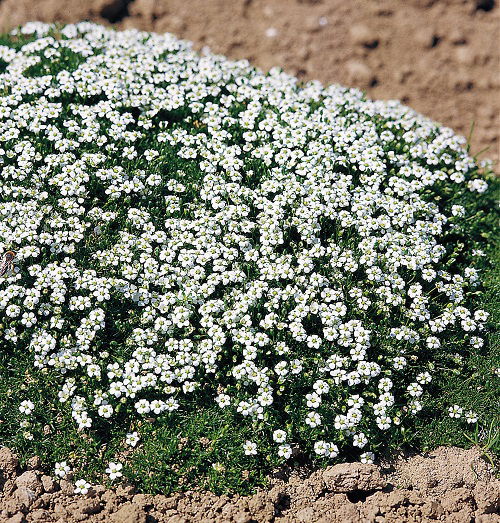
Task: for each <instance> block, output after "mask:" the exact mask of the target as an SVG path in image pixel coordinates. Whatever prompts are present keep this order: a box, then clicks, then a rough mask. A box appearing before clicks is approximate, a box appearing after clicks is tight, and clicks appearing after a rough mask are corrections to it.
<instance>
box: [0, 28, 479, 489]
mask: <svg viewBox="0 0 500 523" xmlns="http://www.w3.org/2000/svg"><path fill="white" fill-rule="evenodd" d="M58 31H59V32H58V33H57V36H56V35H55V34H54V28H53V27H52V26H50V25H47V24H41V23H33V24H27V25H26V26H24V27H23V28H21V29H20V30H19V31H18V33H17V34H19V35H33V38H32V39H31V41H30V42H29V43H26V44H24V45H23V46H22V47H20V48H19V49H15V48H14V47H8V46H0V64H1V63H5V67H4V70H3V72H1V73H0V182H1V185H0V253H2V252H5V251H6V250H9V249H10V250H13V251H15V252H16V259H15V268H14V270H13V271H10V272H9V273H7V274H6V275H5V276H4V277H3V278H2V279H1V280H0V316H1V323H2V324H3V332H2V336H3V340H4V341H3V343H8V344H9V346H11V347H15V350H21V349H22V350H25V351H29V354H30V355H31V357H32V359H33V365H34V368H35V369H38V370H43V371H50V372H53V373H54V374H55V375H58V376H60V384H61V386H60V390H59V400H60V403H61V405H60V406H59V407H58V408H60V409H64V408H69V409H71V412H72V416H73V418H74V421H75V423H76V424H77V426H78V427H79V429H80V430H81V431H87V432H89V433H91V431H92V429H93V426H95V424H96V422H97V421H99V423H102V422H103V421H104V420H105V421H106V423H111V424H112V423H113V419H114V417H115V416H116V412H117V409H122V410H123V409H129V411H130V412H131V413H132V414H134V415H135V416H136V417H137V418H140V417H143V416H145V417H154V416H162V415H168V413H171V412H174V411H177V410H178V409H188V408H193V404H195V403H196V398H197V397H199V396H198V395H200V394H210V395H211V398H212V401H213V402H214V404H216V405H218V408H220V409H232V410H233V411H234V412H236V413H238V414H237V415H238V416H239V419H240V420H241V423H249V424H251V425H252V426H254V427H255V430H257V431H261V432H266V433H268V434H269V441H271V444H272V445H274V448H275V451H276V453H278V454H279V455H280V456H282V457H283V458H284V459H286V458H289V457H290V456H291V455H292V449H293V448H294V447H295V446H296V444H297V441H298V438H299V434H300V435H301V437H302V438H304V437H306V436H304V434H306V435H307V438H309V445H310V447H309V448H310V450H312V451H313V452H315V453H316V454H317V455H318V456H323V457H329V458H334V457H336V456H337V455H338V454H341V453H342V452H344V451H345V450H346V449H351V450H350V451H353V450H356V449H359V451H360V454H358V456H360V459H361V460H363V461H365V462H371V461H372V460H373V453H372V452H371V450H373V448H372V446H371V445H372V440H374V439H377V438H378V439H379V440H380V437H381V434H382V437H383V433H384V432H385V431H388V430H389V429H391V427H393V426H395V425H396V426H397V425H399V424H400V423H401V421H402V419H403V418H405V417H408V416H413V415H414V414H416V413H418V412H419V411H420V410H421V409H422V408H423V406H424V403H425V395H426V390H427V389H428V387H429V384H430V383H431V382H432V380H433V371H432V365H428V363H429V362H431V363H432V354H433V353H434V352H436V353H437V352H439V351H445V350H446V344H447V340H448V337H449V335H450V333H455V334H456V333H459V334H460V336H461V337H462V338H463V339H464V340H465V341H464V346H465V345H466V344H467V345H469V346H472V347H480V346H481V345H482V343H483V340H482V338H481V337H480V333H481V330H482V329H483V326H484V323H485V321H486V320H487V316H488V315H487V313H486V312H484V311H482V310H470V309H469V308H467V307H466V306H465V305H464V303H465V298H466V296H467V293H468V292H469V291H470V289H473V288H474V287H475V286H477V285H478V283H479V281H480V276H479V272H478V271H477V270H476V269H475V268H474V267H473V266H472V265H471V266H470V267H468V268H467V269H466V270H464V271H462V272H461V273H454V272H450V271H447V270H446V266H445V262H446V260H447V259H448V257H449V252H450V251H449V249H448V248H447V247H448V246H447V245H443V244H442V243H440V239H441V238H442V237H443V236H444V235H445V234H446V233H448V232H449V231H450V230H451V229H453V227H455V226H456V224H459V223H460V222H461V221H462V220H466V219H467V217H468V213H467V209H466V208H465V207H464V206H461V205H459V204H456V202H454V203H453V205H452V206H451V205H449V206H447V205H446V202H443V201H442V199H441V201H440V202H438V201H437V200H436V201H433V199H432V198H431V197H429V195H432V194H433V191H434V190H436V191H437V190H438V189H437V188H439V190H448V189H449V190H451V191H452V192H453V191H465V192H467V191H469V192H470V191H475V192H477V193H482V192H484V191H486V190H487V188H488V187H487V184H486V182H484V181H483V180H482V179H481V178H480V176H479V174H477V166H476V164H475V162H474V160H473V159H472V158H470V157H469V156H468V155H467V153H466V152H465V151H464V149H463V145H464V140H463V139H462V138H460V137H457V136H455V135H454V134H453V133H452V131H451V130H450V129H448V128H444V127H439V126H438V125H436V124H435V123H433V122H432V121H430V120H428V119H426V118H424V117H422V116H420V115H418V114H417V113H415V112H413V111H412V110H410V109H408V108H406V107H404V106H402V105H401V104H400V103H399V102H396V101H389V102H377V101H370V100H366V99H365V98H364V96H363V94H362V93H361V92H359V91H358V90H355V89H346V88H343V87H339V86H330V87H327V88H324V87H323V86H322V85H320V83H318V82H310V83H307V84H305V85H299V84H298V82H297V80H296V79H295V78H293V77H291V76H288V75H286V74H284V73H282V72H280V71H278V70H275V69H273V70H271V72H270V73H269V74H264V73H262V72H259V71H257V70H255V69H253V68H252V67H250V65H249V64H248V62H246V61H239V62H231V61H228V60H226V59H225V58H223V57H220V56H215V55H212V54H210V53H206V54H204V55H202V56H200V55H198V54H197V53H195V52H194V51H193V50H192V49H191V46H190V44H188V43H186V42H183V41H180V40H178V39H176V38H175V37H173V36H172V35H168V34H167V35H157V34H149V33H144V32H139V31H137V30H128V31H124V32H114V31H112V30H110V29H106V28H104V27H101V26H98V25H94V24H91V23H79V24H76V25H68V26H66V27H64V28H63V29H61V30H58ZM44 64H49V65H44ZM0 71H2V69H0ZM443 188H444V189H443ZM20 405H21V406H20V410H21V411H22V412H23V413H25V414H26V415H29V414H31V413H32V412H34V413H35V414H36V412H37V409H41V410H43V408H44V406H43V405H35V404H33V403H32V402H31V401H30V400H29V399H23V401H22V402H21V404H20ZM450 412H451V411H450ZM453 412H455V410H454V411H453ZM457 412H458V411H457ZM139 438H140V435H138V434H137V432H133V433H130V434H128V435H127V443H128V444H129V445H130V446H135V445H136V444H137V442H138V441H139ZM241 444H242V447H243V449H244V452H245V453H246V454H247V455H254V454H256V453H258V451H259V449H258V446H257V444H256V443H254V442H252V441H242V442H241ZM370 449H371V450H370ZM58 467H59V468H58V472H57V473H58V474H59V475H63V474H65V473H66V471H67V469H68V466H67V464H66V462H63V463H62V464H59V465H58ZM120 469H121V464H118V465H117V464H115V463H114V462H113V463H110V464H109V467H108V473H109V474H110V475H111V476H112V477H113V478H116V477H118V476H120V475H121V472H120ZM80 487H81V488H82V489H83V490H86V489H87V488H88V486H87V484H86V483H85V482H83V480H82V483H81V485H80V486H79V488H80Z"/></svg>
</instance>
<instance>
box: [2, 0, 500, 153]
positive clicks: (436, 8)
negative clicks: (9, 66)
mask: <svg viewBox="0 0 500 523" xmlns="http://www.w3.org/2000/svg"><path fill="white" fill-rule="evenodd" d="M496 4H498V2H496ZM82 19H91V20H96V21H99V22H103V23H110V22H111V23H116V24H117V26H118V27H122V28H123V27H127V28H128V27H137V28H140V29H145V30H153V31H157V32H165V31H168V32H172V33H174V34H176V35H178V36H180V37H182V38H186V39H188V40H192V41H193V42H195V45H197V46H198V47H201V46H204V45H208V46H209V47H210V48H211V49H212V50H213V51H215V52H218V53H221V54H224V55H227V56H229V57H231V58H248V59H249V60H251V62H252V63H254V64H255V65H257V66H259V67H261V68H263V69H269V68H270V67H272V66H280V67H283V68H284V69H285V70H286V71H288V72H290V73H293V74H295V75H298V76H299V77H301V78H304V79H318V80H321V81H322V82H324V83H341V84H344V85H349V86H353V87H359V88H361V89H364V90H366V91H367V92H368V94H369V95H370V96H371V97H374V98H381V99H387V98H397V99H401V100H403V102H405V103H406V104H408V105H410V106H411V107H413V108H414V109H416V110H418V111H420V112H422V113H424V114H426V115H427V116H430V117H432V118H433V119H435V120H437V121H439V122H442V123H443V124H445V125H447V126H449V127H452V128H453V129H454V130H455V131H457V132H459V133H461V134H464V135H465V136H469V133H470V131H471V125H472V124H474V132H473V134H472V139H471V143H472V149H471V151H472V153H473V154H476V153H479V152H480V151H481V150H483V149H485V148H488V150H487V151H486V153H484V154H483V155H482V156H481V157H482V158H484V157H488V158H491V159H493V160H494V161H498V159H499V156H500V150H499V147H500V122H499V108H500V96H499V87H500V68H499V55H500V45H499V42H500V38H499V37H500V8H499V6H498V5H495V0H406V1H404V2H402V1H401V0H347V1H346V0H0V28H1V26H3V27H4V28H8V27H12V26H14V25H16V24H21V23H23V22H26V21H29V20H42V21H47V22H53V21H60V22H74V21H78V20H82Z"/></svg>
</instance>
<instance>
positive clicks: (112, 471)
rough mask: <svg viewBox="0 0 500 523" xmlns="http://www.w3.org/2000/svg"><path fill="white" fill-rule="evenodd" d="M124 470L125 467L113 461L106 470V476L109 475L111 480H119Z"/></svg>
mask: <svg viewBox="0 0 500 523" xmlns="http://www.w3.org/2000/svg"><path fill="white" fill-rule="evenodd" d="M122 468H123V465H122V464H121V463H119V462H117V463H114V462H112V461H110V462H109V464H108V467H107V468H106V474H108V475H109V479H111V480H113V479H117V478H120V477H122V476H123V474H122V472H121V470H122Z"/></svg>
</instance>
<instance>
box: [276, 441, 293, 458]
mask: <svg viewBox="0 0 500 523" xmlns="http://www.w3.org/2000/svg"><path fill="white" fill-rule="evenodd" d="M278 456H280V457H282V458H285V459H289V458H290V457H291V456H292V447H291V446H290V445H288V443H285V444H284V445H280V446H279V447H278Z"/></svg>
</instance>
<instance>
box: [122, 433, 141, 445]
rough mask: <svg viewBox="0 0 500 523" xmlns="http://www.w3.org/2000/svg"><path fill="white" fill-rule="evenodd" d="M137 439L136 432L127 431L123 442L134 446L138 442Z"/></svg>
mask: <svg viewBox="0 0 500 523" xmlns="http://www.w3.org/2000/svg"><path fill="white" fill-rule="evenodd" d="M139 440H140V438H139V435H138V434H137V432H129V433H128V434H127V437H126V438H125V443H126V444H127V445H130V446H131V447H135V446H136V445H137V443H139Z"/></svg>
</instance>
